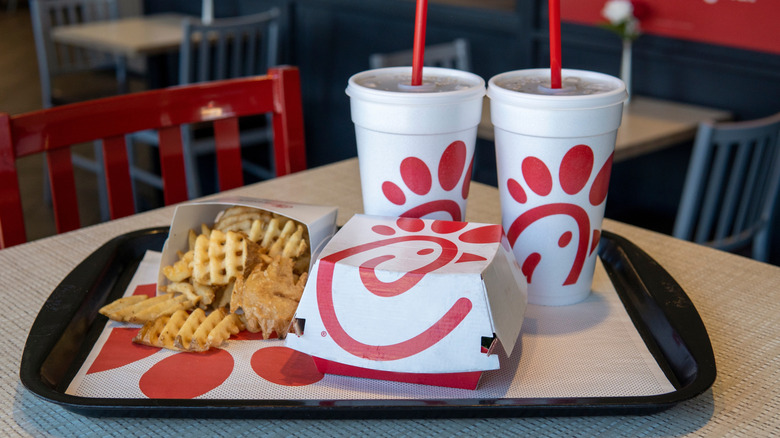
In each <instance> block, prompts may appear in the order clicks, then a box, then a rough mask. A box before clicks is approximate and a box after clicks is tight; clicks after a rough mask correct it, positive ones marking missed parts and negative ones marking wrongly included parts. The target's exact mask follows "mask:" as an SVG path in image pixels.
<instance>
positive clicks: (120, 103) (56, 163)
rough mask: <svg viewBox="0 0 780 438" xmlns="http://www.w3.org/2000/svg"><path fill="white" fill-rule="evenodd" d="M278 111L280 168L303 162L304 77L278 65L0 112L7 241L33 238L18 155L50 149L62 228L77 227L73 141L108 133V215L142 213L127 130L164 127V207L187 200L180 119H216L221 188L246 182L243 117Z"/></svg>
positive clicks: (3, 243) (1, 235)
mask: <svg viewBox="0 0 780 438" xmlns="http://www.w3.org/2000/svg"><path fill="white" fill-rule="evenodd" d="M269 112H270V113H271V114H272V123H273V131H274V154H275V164H276V169H277V175H278V176H281V175H286V174H288V173H291V172H296V171H299V170H303V169H305V168H306V151H305V142H304V135H303V110H302V106H301V91H300V75H299V73H298V70H297V68H295V67H278V68H273V69H271V70H269V72H268V75H267V76H256V77H249V78H239V79H230V80H224V81H214V82H207V83H199V84H192V85H183V86H177V87H170V88H165V89H160V90H152V91H146V92H142V93H134V94H126V95H122V96H116V97H110V98H105V99H97V100H92V101H87V102H80V103H75V104H71V105H63V106H59V107H55V108H51V109H45V110H40V111H35V112H31V113H27V114H21V115H18V116H12V117H11V116H9V115H7V114H2V113H0V248H4V247H8V246H11V245H16V244H19V243H23V242H25V241H26V237H25V229H24V221H23V214H22V205H21V198H20V196H19V183H18V175H17V172H16V160H17V159H18V158H20V157H24V156H27V155H32V154H40V153H44V152H45V153H46V154H47V160H48V163H49V172H50V175H51V177H50V181H51V185H52V196H53V199H54V205H53V207H54V210H55V221H56V222H57V231H58V232H64V231H68V230H73V229H76V228H78V227H79V226H80V222H79V217H78V209H77V208H75V206H76V205H77V200H76V190H75V182H74V175H73V165H72V162H71V159H70V147H71V146H72V145H74V144H79V143H86V142H91V141H95V140H101V139H102V140H103V157H104V165H105V168H106V187H107V191H108V193H109V206H110V215H111V218H112V219H113V218H118V217H123V216H127V215H129V214H132V213H134V212H135V207H134V205H133V196H132V184H131V179H130V174H129V165H128V157H127V150H126V145H125V141H124V135H125V134H129V133H132V132H137V131H142V130H147V129H157V130H158V132H159V140H160V168H161V173H162V179H163V193H164V200H165V203H166V205H168V204H173V203H177V202H182V201H185V200H187V199H188V197H187V186H186V180H185V166H184V157H183V152H182V139H181V128H180V127H181V125H182V124H187V123H200V122H213V124H214V130H215V142H216V145H217V147H216V151H217V162H218V174H219V175H218V177H219V189H220V190H227V189H230V188H235V187H239V186H241V185H243V177H242V175H241V172H240V171H237V169H241V149H240V137H239V130H238V120H237V119H238V118H239V117H243V116H250V115H257V114H264V113H269Z"/></svg>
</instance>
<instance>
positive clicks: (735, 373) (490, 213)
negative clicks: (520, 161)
mask: <svg viewBox="0 0 780 438" xmlns="http://www.w3.org/2000/svg"><path fill="white" fill-rule="evenodd" d="M359 187H360V185H359V176H358V171H357V160H355V159H352V160H347V161H343V162H339V163H335V164H332V165H328V166H323V167H320V168H316V169H312V170H309V171H305V172H301V173H297V174H292V175H288V176H286V177H282V178H277V179H274V180H271V181H267V182H263V183H259V184H255V185H250V186H246V187H243V188H240V189H236V190H234V191H231V192H225V193H229V194H241V195H247V196H255V197H264V198H275V199H286V200H291V201H300V202H309V203H317V204H331V205H338V206H339V215H338V223H339V224H344V223H345V222H346V221H347V219H349V218H350V217H351V216H352V215H353V214H355V213H358V212H361V210H362V202H361V199H360V188H359ZM172 214H173V207H166V208H163V209H159V210H153V211H150V212H146V213H143V214H139V215H135V216H131V217H127V218H124V219H120V220H116V221H111V222H107V223H104V224H100V225H97V226H93V227H88V228H84V229H81V230H78V231H75V232H72V233H68V234H64V235H60V236H54V237H50V238H46V239H42V240H39V241H35V242H31V243H28V244H25V245H20V246H17V247H12V248H9V249H5V250H2V251H0V272H2V282H0V294H2V299H3V302H4V303H5V304H6V308H5V310H4V311H3V312H2V314H0V328H1V329H2V333H3V336H2V341H0V348H2V351H4V352H5V354H4V355H3V357H2V359H0V371H1V372H2V377H0V404H1V405H2V414H0V424H2V427H3V429H2V430H3V433H4V434H5V435H19V436H41V435H44V434H45V433H47V432H48V433H51V434H54V435H62V436H70V435H76V434H80V435H95V436H105V435H109V434H116V435H121V436H144V435H155V436H159V435H171V436H175V435H181V434H183V433H187V434H188V435H193V436H200V435H228V436H232V435H238V434H242V433H245V434H248V435H249V434H251V435H272V436H280V435H281V436H286V435H295V436H315V437H322V436H332V435H338V436H367V435H369V436H377V435H381V436H403V435H422V436H430V435H435V434H441V435H446V436H454V435H455V436H457V435H462V436H476V435H481V436H602V435H610V436H614V435H621V436H684V435H699V436H722V435H724V434H727V433H729V432H731V433H738V434H740V435H743V436H751V437H752V436H770V435H775V434H777V432H778V430H780V398H778V397H777V394H778V392H780V268H778V267H774V266H771V265H767V264H763V263H757V262H754V261H752V260H749V259H746V258H742V257H739V256H735V255H731V254H727V253H723V252H720V251H715V250H712V249H708V248H704V247H701V246H698V245H695V244H692V243H690V242H683V241H679V240H676V239H673V238H671V237H668V236H665V235H661V234H657V233H653V232H650V231H647V230H643V229H639V228H636V227H632V226H628V225H624V224H621V223H617V222H613V221H609V220H607V221H606V222H605V224H604V228H605V229H607V230H609V231H612V232H615V233H618V234H620V235H622V236H624V237H626V238H628V239H629V240H631V241H633V242H634V243H635V244H637V245H638V246H640V247H641V248H643V249H644V250H645V251H647V252H648V253H649V254H650V255H651V256H652V257H654V258H655V259H656V260H657V261H658V262H659V263H660V264H661V265H662V266H663V267H664V268H666V270H667V271H668V272H669V273H670V274H671V275H672V276H673V277H674V278H675V279H676V280H677V281H678V282H679V283H680V285H681V286H682V287H683V289H684V290H685V291H686V292H687V294H688V296H689V297H690V298H691V300H692V301H693V303H694V305H695V306H696V308H697V309H698V311H699V313H700V314H701V317H702V320H703V321H704V323H705V325H706V326H707V329H708V331H709V335H710V339H711V342H712V346H713V349H714V351H715V359H716V361H717V366H718V378H717V380H716V382H715V384H714V386H713V387H712V388H711V389H710V390H708V391H706V392H705V393H704V394H702V395H700V396H698V397H696V398H694V399H692V400H689V401H686V402H683V403H680V404H678V405H677V406H675V407H673V408H671V409H669V410H666V411H664V412H661V413H658V414H653V415H648V416H599V417H570V418H566V417H563V418H523V419H517V418H504V419H501V418H487V419H484V418H464V419H457V418H453V419H439V420H432V419H410V420H324V421H314V420H297V419H279V420H205V419H154V418H148V419H147V418H89V417H83V416H80V415H78V414H74V413H71V412H70V411H68V410H65V409H63V408H61V407H59V406H58V405H55V404H52V403H49V402H46V401H42V400H40V399H38V398H37V397H36V396H35V395H33V394H32V393H30V392H29V391H27V390H26V389H25V388H24V387H23V386H22V384H21V382H20V381H19V377H18V372H19V362H20V358H21V353H22V350H23V348H24V343H25V340H26V337H27V332H28V330H29V328H30V326H31V325H32V323H33V321H34V319H35V316H36V315H37V313H38V310H39V309H40V307H41V305H42V304H43V303H44V302H45V300H46V298H47V297H48V295H49V294H50V293H51V291H52V290H53V289H54V288H55V287H56V286H57V284H58V283H59V282H60V281H61V280H62V279H63V278H64V277H65V276H66V275H67V274H68V272H70V271H71V269H73V268H74V267H75V266H76V265H77V264H78V263H79V262H81V260H83V259H84V258H85V257H87V256H88V255H89V254H91V253H92V252H93V251H94V250H95V249H97V248H98V247H99V246H100V245H102V244H103V243H105V242H106V241H107V240H109V239H110V238H112V237H114V236H117V235H120V234H123V233H126V232H128V231H131V230H136V229H141V228H146V227H152V226H161V225H168V224H169V223H170V220H171V217H172ZM467 219H468V220H471V221H480V222H494V223H496V222H497V221H498V220H499V219H500V210H499V201H498V192H497V191H496V189H495V188H491V187H489V186H485V185H482V184H478V183H473V184H472V188H471V193H470V197H469V206H468V213H467Z"/></svg>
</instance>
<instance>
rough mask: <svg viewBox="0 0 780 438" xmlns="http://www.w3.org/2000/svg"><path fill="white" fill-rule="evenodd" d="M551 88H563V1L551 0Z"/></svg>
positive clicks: (549, 12) (549, 13)
mask: <svg viewBox="0 0 780 438" xmlns="http://www.w3.org/2000/svg"><path fill="white" fill-rule="evenodd" d="M548 15H549V16H550V88H561V1H560V0H549V11H548Z"/></svg>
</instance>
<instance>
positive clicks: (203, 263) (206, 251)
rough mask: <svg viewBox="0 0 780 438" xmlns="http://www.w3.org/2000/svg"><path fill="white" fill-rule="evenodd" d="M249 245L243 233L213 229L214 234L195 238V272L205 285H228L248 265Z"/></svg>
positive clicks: (198, 279)
mask: <svg viewBox="0 0 780 438" xmlns="http://www.w3.org/2000/svg"><path fill="white" fill-rule="evenodd" d="M248 255H249V249H248V248H247V244H246V239H245V238H244V236H243V235H242V234H239V233H236V232H233V231H228V232H227V233H223V232H222V231H219V230H216V229H215V230H212V232H211V236H209V237H206V236H205V235H200V236H198V238H197V239H196V240H195V250H194V256H193V260H192V264H191V265H192V275H193V278H194V281H195V282H198V283H201V284H205V285H210V286H211V285H222V286H224V285H227V284H228V283H229V282H230V280H232V279H234V278H237V277H239V276H240V275H241V274H242V272H243V270H244V267H245V266H246V261H247V257H248Z"/></svg>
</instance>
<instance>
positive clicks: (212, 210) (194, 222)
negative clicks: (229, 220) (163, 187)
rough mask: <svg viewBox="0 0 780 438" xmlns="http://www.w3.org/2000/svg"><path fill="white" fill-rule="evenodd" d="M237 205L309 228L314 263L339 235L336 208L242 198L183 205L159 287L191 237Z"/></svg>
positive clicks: (167, 247)
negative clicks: (167, 269)
mask: <svg viewBox="0 0 780 438" xmlns="http://www.w3.org/2000/svg"><path fill="white" fill-rule="evenodd" d="M234 205H243V206H247V207H254V208H259V209H261V210H265V211H268V212H271V213H277V214H280V215H282V216H285V217H288V218H290V219H294V220H296V221H298V222H300V223H302V224H303V225H305V226H306V228H307V230H308V233H309V244H310V245H311V254H312V261H313V260H315V258H316V255H317V252H318V251H319V250H321V249H322V247H323V246H324V245H325V244H326V243H327V241H328V239H330V238H331V236H333V234H334V233H335V232H336V214H337V213H338V209H337V208H336V207H329V206H321V205H309V204H296V203H292V202H286V201H276V200H270V199H257V198H248V197H241V196H230V197H221V198H215V199H212V200H209V201H201V202H192V203H186V204H182V205H179V206H178V207H176V211H175V212H174V213H173V221H172V222H171V227H170V231H169V233H168V239H167V240H166V241H165V245H164V246H163V251H162V259H161V261H160V273H159V274H158V277H157V285H158V287H159V286H160V285H163V284H166V283H167V281H168V280H167V279H166V278H165V276H164V275H163V273H162V267H163V266H170V265H172V264H174V263H175V262H177V261H178V260H179V256H178V254H177V252H178V251H182V252H186V250H187V246H188V233H189V231H190V230H191V229H192V230H195V232H196V233H200V226H201V224H206V225H207V226H209V227H211V226H212V225H213V224H214V222H215V219H216V218H217V215H218V214H219V213H220V212H221V211H223V210H226V209H227V208H229V207H232V206H234Z"/></svg>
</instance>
